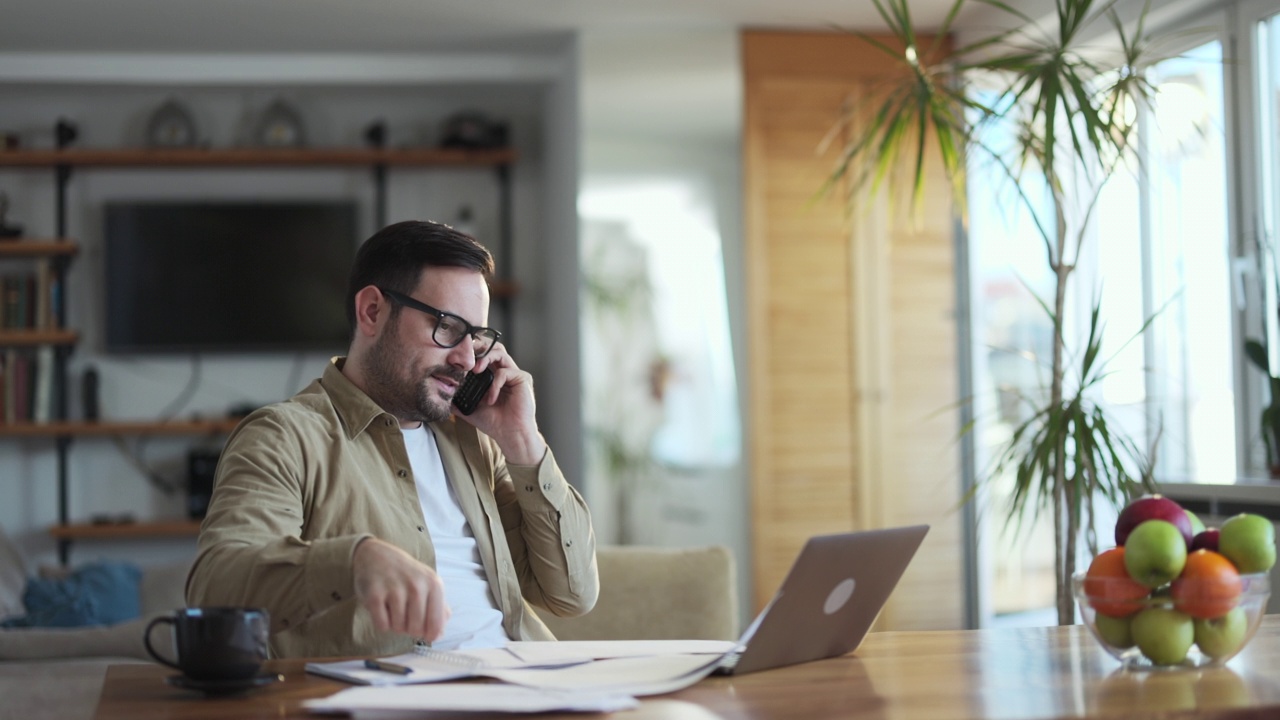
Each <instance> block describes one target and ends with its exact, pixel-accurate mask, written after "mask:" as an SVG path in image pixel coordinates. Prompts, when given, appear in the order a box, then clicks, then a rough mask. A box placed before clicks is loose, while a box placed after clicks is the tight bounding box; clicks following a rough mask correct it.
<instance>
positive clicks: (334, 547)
mask: <svg viewBox="0 0 1280 720" xmlns="http://www.w3.org/2000/svg"><path fill="white" fill-rule="evenodd" d="M371 537H373V536H372V535H370V534H368V533H365V534H361V535H348V536H344V537H337V538H326V539H322V540H313V541H311V550H310V551H309V552H308V553H307V567H306V570H305V576H306V583H307V597H308V598H309V600H310V604H311V607H312V608H313V612H321V611H323V610H325V609H327V608H329V607H332V606H333V605H337V604H338V603H341V602H343V601H346V600H350V599H352V598H354V597H355V595H356V583H355V573H354V563H353V561H352V558H353V557H354V555H355V552H356V546H357V545H359V544H360V541H361V540H364V539H365V538H371Z"/></svg>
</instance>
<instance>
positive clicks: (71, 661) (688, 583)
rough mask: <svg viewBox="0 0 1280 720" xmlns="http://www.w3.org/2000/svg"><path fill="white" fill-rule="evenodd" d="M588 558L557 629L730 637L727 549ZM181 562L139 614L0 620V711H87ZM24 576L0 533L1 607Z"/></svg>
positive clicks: (164, 641) (137, 651) (172, 595)
mask: <svg viewBox="0 0 1280 720" xmlns="http://www.w3.org/2000/svg"><path fill="white" fill-rule="evenodd" d="M597 560H598V563H599V567H600V585H601V587H600V597H599V600H598V601H597V603H596V607H595V608H594V609H593V610H592V611H591V612H589V613H587V614H586V615H583V616H582V617H578V618H557V617H550V616H549V615H548V614H545V613H542V614H541V615H542V617H544V619H545V620H546V621H547V624H548V625H549V626H550V627H551V629H552V631H553V632H555V633H556V635H557V637H560V638H561V639H565V640H600V639H618V640H624V639H626V640H630V639H715V640H732V639H736V638H737V634H738V604H737V596H736V589H735V580H734V573H735V566H734V560H733V556H732V555H731V554H730V553H729V551H728V549H726V548H724V547H720V546H713V547H706V548H679V549H676V548H651V547H632V546H627V547H600V548H599V549H598V552H597ZM188 566H189V563H180V564H174V565H167V566H158V567H153V568H145V569H144V571H143V574H142V579H141V582H140V585H139V600H140V606H141V609H142V617H141V618H139V619H136V620H129V621H127V622H122V623H118V624H116V625H111V626H107V627H85V628H57V629H41V628H20V629H2V630H0V698H3V702H0V720H8V719H9V718H14V719H17V718H21V719H22V720H44V719H45V718H49V719H50V720H52V719H55V718H56V719H58V720H81V719H87V718H92V717H93V715H94V710H95V708H96V707H97V702H98V695H99V693H100V692H101V689H102V682H103V679H104V677H105V675H106V670H107V666H109V665H112V664H116V663H130V662H151V659H150V656H149V655H148V654H147V652H146V649H145V647H144V646H143V641H142V634H143V631H144V630H145V628H146V626H147V623H149V622H150V620H151V619H152V618H153V617H156V616H159V615H164V614H166V613H168V612H171V611H172V610H173V609H174V608H177V607H182V606H183V605H184V604H185V603H184V599H183V588H184V586H185V580H186V575H187V570H188ZM15 567H16V568H17V569H16V570H15ZM26 578H27V574H26V571H25V568H23V567H22V566H21V561H20V558H18V557H17V554H16V553H15V552H14V551H13V549H12V548H11V547H6V542H5V540H4V538H3V535H2V534H0V615H3V614H5V613H6V603H9V604H10V605H9V607H8V609H9V610H10V611H11V610H12V603H13V602H14V598H15V597H17V598H19V601H20V598H21V596H22V590H21V585H22V583H24V582H25V581H26ZM15 586H16V588H17V589H16V590H15ZM153 643H154V644H155V645H156V647H157V648H166V647H172V636H171V635H170V630H169V626H168V625H160V626H158V627H157V628H156V629H155V634H154V636H153Z"/></svg>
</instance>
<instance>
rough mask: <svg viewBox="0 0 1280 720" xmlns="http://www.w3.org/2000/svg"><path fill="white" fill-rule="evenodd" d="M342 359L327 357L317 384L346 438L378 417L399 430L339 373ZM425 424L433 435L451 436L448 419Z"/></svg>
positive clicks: (389, 416) (397, 423) (396, 423)
mask: <svg viewBox="0 0 1280 720" xmlns="http://www.w3.org/2000/svg"><path fill="white" fill-rule="evenodd" d="M346 362H347V359H346V358H345V357H334V358H331V359H330V360H329V365H328V367H326V368H325V369H324V375H323V376H321V378H320V385H321V386H323V387H324V390H325V392H326V393H327V394H328V395H329V399H330V400H331V401H332V402H333V408H334V410H335V411H337V413H338V418H339V419H341V420H342V424H343V425H344V426H345V427H346V428H347V436H348V438H354V437H355V436H357V435H359V434H360V433H362V432H364V431H365V430H366V429H368V427H369V426H370V425H371V424H373V422H374V421H375V420H378V419H379V418H386V419H388V420H390V421H391V425H392V426H394V427H395V428H396V429H397V430H399V429H400V420H399V419H397V418H396V417H395V416H394V415H392V414H391V413H389V412H387V411H385V410H383V409H382V407H381V406H380V405H378V403H376V402H374V401H373V400H372V399H371V398H370V397H369V396H368V395H366V394H365V393H364V391H363V390H361V389H360V388H358V387H356V384H355V383H353V382H351V380H350V378H348V377H347V376H346V375H343V374H342V366H343V365H344V364H346ZM427 425H428V427H430V428H431V429H432V430H434V431H436V432H437V434H438V433H440V432H444V433H445V435H446V436H452V435H453V432H452V431H453V428H452V427H450V426H451V425H452V423H451V422H443V423H428V424H427Z"/></svg>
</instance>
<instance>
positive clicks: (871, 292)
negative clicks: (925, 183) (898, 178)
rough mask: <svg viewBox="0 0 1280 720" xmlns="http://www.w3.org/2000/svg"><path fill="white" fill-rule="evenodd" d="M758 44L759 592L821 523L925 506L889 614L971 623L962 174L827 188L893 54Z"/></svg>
mask: <svg viewBox="0 0 1280 720" xmlns="http://www.w3.org/2000/svg"><path fill="white" fill-rule="evenodd" d="M742 47H743V67H744V70H745V82H746V92H745V100H746V113H745V123H744V168H745V172H744V178H745V189H746V215H747V223H746V224H747V253H746V255H747V297H748V328H749V338H748V345H749V363H750V367H749V368H748V373H749V377H750V382H751V388H752V405H751V417H752V428H751V433H750V438H751V444H750V446H751V452H752V455H751V462H752V507H753V526H752V529H753V551H754V560H753V571H754V587H755V597H754V601H755V605H756V607H757V608H759V607H760V606H762V605H763V604H764V603H765V602H767V601H768V600H769V599H770V598H771V597H772V595H773V593H774V592H775V591H776V589H777V587H778V585H779V584H780V583H781V580H782V577H783V575H784V574H785V572H786V570H787V569H788V568H789V567H790V565H791V563H792V561H793V560H794V559H795V556H796V554H797V553H798V552H799V549H800V547H801V545H803V543H804V541H805V540H806V539H807V538H808V537H810V536H811V535H815V534H819V533H825V532H842V531H847V530H851V529H865V528H871V527H885V526H891V525H904V524H911V523H918V522H926V523H929V524H930V525H931V526H932V530H931V532H930V534H929V536H928V538H927V539H926V541H925V545H924V547H922V548H921V551H920V554H919V555H918V556H917V558H916V560H915V561H914V562H913V564H912V567H911V568H909V569H908V571H907V575H906V576H904V578H903V581H902V584H901V585H900V587H899V589H898V590H897V592H896V593H895V595H894V598H893V599H892V600H891V601H890V605H889V606H888V607H886V609H885V611H884V613H883V614H882V615H881V619H880V621H879V623H878V625H877V627H878V628H879V629H889V628H908V627H910V628H939V627H958V626H959V625H960V624H961V623H962V617H963V598H964V591H963V578H962V575H961V568H962V562H961V555H960V548H961V545H962V538H961V533H960V522H959V514H958V513H957V512H956V506H957V502H958V499H959V477H958V468H959V464H958V460H957V458H958V452H957V444H956V434H957V432H958V427H957V426H956V414H955V412H954V409H953V410H952V412H947V408H948V407H949V406H952V405H953V404H954V403H955V401H956V397H957V391H956V388H957V385H958V383H957V378H956V372H957V371H956V335H955V332H956V330H955V296H954V293H955V283H954V277H953V273H954V258H953V248H952V244H953V243H952V237H953V233H952V228H951V218H950V211H949V208H950V202H951V199H950V196H949V189H948V187H947V185H946V184H945V182H942V181H941V176H940V174H939V173H940V169H939V168H937V167H935V166H931V172H932V173H934V178H935V179H934V180H933V181H932V184H931V185H930V187H931V188H933V189H932V190H931V192H932V193H933V194H931V195H930V196H929V197H928V198H926V200H925V202H926V206H927V207H929V208H930V211H929V212H928V213H925V215H926V217H925V218H923V219H920V218H917V219H910V218H907V217H906V216H905V215H904V214H903V208H898V207H889V206H888V203H886V202H885V201H883V200H879V201H877V202H876V204H875V205H873V206H871V207H870V208H868V211H867V212H865V213H860V214H858V215H856V216H850V215H849V214H847V213H846V212H845V210H844V208H843V206H842V201H841V198H840V197H839V195H840V193H841V192H843V191H842V190H839V189H838V190H837V191H836V192H834V193H832V196H831V197H822V198H820V197H818V195H817V194H818V192H819V189H820V188H821V187H822V186H823V183H824V182H825V180H826V178H827V177H828V175H829V173H830V172H831V170H832V168H833V167H834V163H835V158H836V153H835V149H834V148H829V149H827V151H826V153H825V154H823V153H820V152H819V151H818V148H819V146H820V145H821V143H822V141H823V140H824V138H825V137H826V136H827V135H828V133H829V132H830V131H831V129H832V127H833V126H834V124H835V122H836V120H837V118H838V116H839V111H840V108H841V107H842V106H843V105H844V104H845V103H846V102H847V101H848V99H849V98H851V97H856V96H857V93H859V92H865V89H864V88H865V86H866V83H868V82H872V81H874V80H876V79H879V78H881V77H883V76H884V74H885V73H887V72H892V71H893V67H892V65H891V63H890V62H889V60H888V58H887V56H885V55H884V54H883V53H882V52H880V51H878V50H875V49H872V48H871V47H870V46H869V45H867V44H864V43H862V42H861V41H858V40H856V39H855V38H853V37H852V36H850V35H847V34H841V33H774V32H748V33H744V35H743V43H742ZM935 165H936V163H935Z"/></svg>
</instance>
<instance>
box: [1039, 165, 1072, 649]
mask: <svg viewBox="0 0 1280 720" xmlns="http://www.w3.org/2000/svg"><path fill="white" fill-rule="evenodd" d="M1045 169H1046V175H1047V176H1048V179H1049V186H1050V187H1051V188H1052V189H1053V208H1054V215H1055V216H1056V220H1057V229H1058V233H1057V237H1056V238H1055V239H1054V243H1055V245H1056V246H1057V253H1056V256H1055V257H1054V258H1053V261H1052V263H1051V267H1052V268H1053V272H1054V279H1055V285H1054V293H1053V381H1052V384H1051V385H1050V389H1049V407H1051V408H1054V410H1055V412H1056V411H1058V410H1060V409H1061V408H1062V382H1063V376H1064V375H1065V368H1064V367H1063V352H1064V348H1065V344H1066V343H1065V340H1064V338H1063V333H1064V330H1063V322H1062V320H1063V312H1064V311H1065V309H1066V304H1067V279H1068V277H1069V276H1070V275H1071V270H1072V265H1070V264H1068V263H1067V261H1066V243H1067V216H1066V210H1065V207H1064V205H1063V197H1062V186H1061V184H1060V181H1059V178H1058V177H1057V176H1056V174H1055V173H1054V172H1053V170H1052V168H1050V167H1048V166H1047V165H1046V166H1045ZM1064 422H1065V417H1064ZM1068 437H1069V433H1068V432H1067V431H1066V428H1063V429H1062V430H1061V431H1060V432H1058V433H1057V441H1056V443H1055V446H1054V448H1053V487H1054V504H1055V506H1056V507H1055V508H1054V514H1053V520H1054V535H1053V541H1054V571H1055V572H1056V573H1057V577H1055V578H1054V586H1055V589H1056V590H1057V607H1058V624H1059V625H1071V624H1072V623H1073V621H1074V620H1075V606H1074V604H1073V602H1072V599H1071V576H1072V574H1074V573H1075V570H1076V534H1077V531H1078V529H1079V525H1080V519H1079V517H1077V516H1076V513H1075V503H1074V502H1073V501H1072V500H1073V498H1072V495H1073V493H1072V492H1071V491H1070V490H1069V489H1068V487H1067V447H1066V444H1067V438H1068ZM1064 523H1065V525H1066V527H1063V525H1064Z"/></svg>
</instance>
